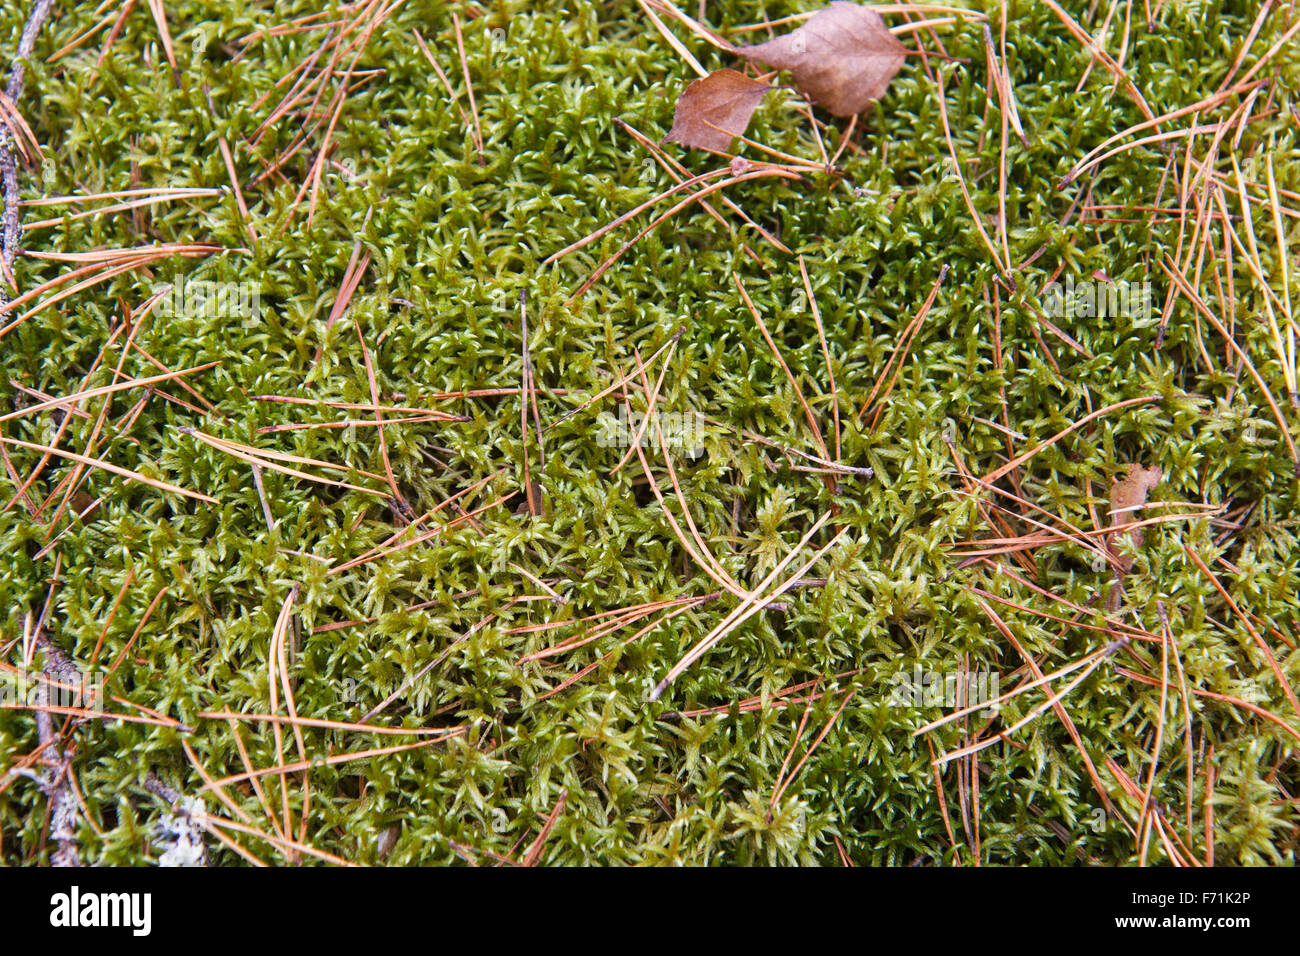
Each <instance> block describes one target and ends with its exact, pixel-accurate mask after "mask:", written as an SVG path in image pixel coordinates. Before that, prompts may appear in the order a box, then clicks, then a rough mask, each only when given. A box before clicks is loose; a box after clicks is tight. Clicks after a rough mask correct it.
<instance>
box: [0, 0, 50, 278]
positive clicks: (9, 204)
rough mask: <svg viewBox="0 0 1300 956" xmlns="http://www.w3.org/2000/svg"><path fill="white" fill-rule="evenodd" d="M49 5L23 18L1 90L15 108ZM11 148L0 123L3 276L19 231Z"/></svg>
mask: <svg viewBox="0 0 1300 956" xmlns="http://www.w3.org/2000/svg"><path fill="white" fill-rule="evenodd" d="M53 5H54V0H36V2H35V3H34V4H32V10H31V13H29V14H28V16H27V24H26V26H24V27H23V32H22V36H21V37H20V38H19V40H18V52H17V54H16V55H15V56H14V65H13V68H12V70H11V72H10V74H9V83H8V85H7V86H6V87H5V96H7V97H8V98H9V102H10V103H13V104H14V105H15V106H17V104H18V101H19V100H20V99H22V95H23V85H24V83H25V82H26V80H27V64H26V61H27V60H28V59H30V58H31V55H32V50H33V48H34V47H35V46H36V37H37V35H38V34H39V33H40V32H41V27H42V26H43V25H44V23H45V18H46V17H48V16H49V14H50V7H52V6H53ZM15 145H16V144H15V142H14V139H13V137H12V135H11V134H10V132H9V129H8V127H7V126H4V125H3V124H0V192H3V194H4V222H3V223H0V228H2V229H3V233H0V263H2V264H3V265H4V271H5V272H6V273H11V272H12V270H13V264H14V259H15V258H16V257H17V255H18V239H19V236H20V231H21V230H20V227H19V223H18V159H17V157H15V156H14V147H15ZM8 301H9V299H8V293H6V292H5V291H4V289H3V288H0V304H3V303H7V302H8Z"/></svg>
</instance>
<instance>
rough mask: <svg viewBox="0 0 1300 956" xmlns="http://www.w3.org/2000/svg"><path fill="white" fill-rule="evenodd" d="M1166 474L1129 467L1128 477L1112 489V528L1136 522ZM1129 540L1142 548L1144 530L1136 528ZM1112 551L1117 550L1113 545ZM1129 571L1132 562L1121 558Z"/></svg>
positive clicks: (1149, 469)
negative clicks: (1148, 498)
mask: <svg viewBox="0 0 1300 956" xmlns="http://www.w3.org/2000/svg"><path fill="white" fill-rule="evenodd" d="M1163 478H1164V472H1162V471H1161V470H1160V469H1159V468H1143V467H1142V466H1141V465H1129V467H1128V475H1127V477H1125V478H1124V479H1123V480H1122V481H1116V482H1115V483H1114V484H1113V485H1111V487H1110V526H1111V527H1112V528H1113V527H1115V526H1116V525H1120V524H1126V523H1128V522H1130V521H1136V520H1137V518H1138V511H1140V510H1141V508H1142V506H1143V505H1145V504H1146V503H1147V495H1148V494H1150V492H1151V490H1152V489H1153V488H1155V487H1156V485H1158V484H1160V481H1161V479H1163ZM1129 540H1130V541H1132V542H1133V546H1134V547H1141V546H1142V529H1141V528H1134V529H1133V530H1132V531H1130V532H1129ZM1112 550H1115V548H1114V546H1113V545H1112ZM1120 562H1121V563H1122V564H1123V565H1124V570H1125V571H1127V570H1128V568H1129V566H1130V565H1131V563H1132V562H1131V561H1129V560H1128V559H1127V558H1123V557H1121V558H1120Z"/></svg>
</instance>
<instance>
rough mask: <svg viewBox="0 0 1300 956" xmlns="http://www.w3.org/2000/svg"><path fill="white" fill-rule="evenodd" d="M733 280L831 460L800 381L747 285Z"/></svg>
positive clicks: (813, 431)
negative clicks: (759, 311)
mask: <svg viewBox="0 0 1300 956" xmlns="http://www.w3.org/2000/svg"><path fill="white" fill-rule="evenodd" d="M731 278H732V280H733V281H734V282H735V283H736V288H737V289H738V290H739V291H740V297H741V299H743V300H744V302H745V306H746V308H748V309H749V314H750V315H752V316H753V317H754V321H755V322H757V323H758V330H759V331H760V332H762V333H763V339H764V341H766V342H767V347H768V348H769V349H771V350H772V354H773V355H775V356H776V361H777V364H778V365H780V366H781V370H782V371H783V372H785V378H786V381H788V382H789V383H790V387H791V388H792V389H794V397H795V398H797V399H798V400H799V406H800V407H801V408H802V409H803V414H804V418H805V419H806V420H807V422H808V429H809V430H810V431H811V432H812V436H813V441H815V442H816V443H817V447H818V448H820V449H821V452H822V457H823V458H830V457H831V453H830V451H829V450H828V449H827V447H826V442H825V440H824V439H823V438H822V430H821V429H820V428H818V427H817V416H815V415H814V414H813V412H812V409H811V408H809V407H808V400H807V399H806V398H804V396H803V389H802V388H800V387H799V381H798V379H796V378H795V377H794V373H793V372H791V371H790V366H789V365H787V364H786V361H785V358H784V357H782V355H781V350H780V349H779V348H777V347H776V343H775V342H774V341H772V334H771V333H770V332H768V331H767V325H766V324H765V323H764V322H763V317H762V316H761V315H759V314H758V309H756V308H755V307H754V302H753V300H752V299H750V297H749V293H748V292H746V291H745V285H744V283H742V282H741V281H740V276H738V275H736V274H735V273H734V272H733V273H732V275H731Z"/></svg>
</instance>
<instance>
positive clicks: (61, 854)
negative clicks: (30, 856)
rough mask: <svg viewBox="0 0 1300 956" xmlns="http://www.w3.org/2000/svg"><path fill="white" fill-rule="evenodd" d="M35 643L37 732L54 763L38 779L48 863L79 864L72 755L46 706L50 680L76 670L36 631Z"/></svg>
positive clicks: (65, 677) (59, 682)
mask: <svg viewBox="0 0 1300 956" xmlns="http://www.w3.org/2000/svg"><path fill="white" fill-rule="evenodd" d="M56 576H57V575H56ZM37 643H39V644H40V646H41V648H42V649H43V650H44V652H45V667H44V677H43V679H42V681H41V683H40V686H39V687H37V690H36V704H37V709H36V734H37V739H38V740H39V741H40V745H41V748H42V750H44V751H46V752H47V754H48V756H47V757H46V763H47V764H50V763H52V764H53V766H47V768H46V770H45V772H44V773H43V774H42V780H41V789H43V790H44V791H45V793H46V795H47V796H48V797H49V801H50V806H49V826H50V836H51V837H53V839H54V843H55V850H54V852H53V853H51V854H50V865H51V866H81V850H80V847H79V845H78V843H77V821H78V813H77V806H76V800H75V798H74V797H73V795H72V792H71V790H70V788H69V781H70V779H71V775H72V758H71V757H70V756H68V755H67V754H66V753H65V751H64V750H63V746H62V744H61V743H60V741H59V735H58V734H57V733H56V732H55V729H54V721H53V719H52V717H51V713H52V712H53V708H50V707H49V702H50V698H49V683H50V682H53V683H55V684H56V685H58V686H63V685H64V684H65V682H67V681H68V679H69V678H70V677H71V678H72V679H73V680H75V677H74V676H73V675H76V674H77V673H79V671H78V669H77V666H76V664H74V663H73V661H72V660H71V658H69V657H68V656H67V655H66V654H64V653H63V651H61V650H60V649H59V648H58V647H56V646H55V645H54V644H53V643H52V642H51V641H50V640H49V639H48V638H47V637H45V636H44V635H43V634H39V633H38V635H37ZM71 686H76V685H75V684H73V685H71Z"/></svg>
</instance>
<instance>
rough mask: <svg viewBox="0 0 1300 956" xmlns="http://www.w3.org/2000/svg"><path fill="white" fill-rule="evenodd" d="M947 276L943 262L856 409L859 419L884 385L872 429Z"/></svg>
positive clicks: (946, 268) (878, 419)
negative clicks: (927, 292) (928, 290)
mask: <svg viewBox="0 0 1300 956" xmlns="http://www.w3.org/2000/svg"><path fill="white" fill-rule="evenodd" d="M947 277H948V264H947V263H946V262H945V263H944V264H943V266H941V267H940V269H939V278H937V279H935V280H934V285H933V286H931V288H930V294H929V295H928V296H926V297H925V302H924V303H923V304H922V305H921V308H920V309H919V310H918V311H917V313H916V315H915V316H913V317H912V321H911V322H909V323H908V324H907V328H905V329H904V330H903V336H902V338H901V339H899V342H898V345H897V346H896V347H895V348H894V351H893V354H891V355H890V356H889V361H887V362H885V367H884V368H883V369H881V371H880V377H879V378H877V379H876V384H875V385H874V386H872V389H871V394H870V395H868V396H867V400H866V401H865V402H863V403H862V408H860V409H858V415H857V417H858V420H859V421H860V420H861V419H862V416H863V415H865V414H866V413H867V409H868V408H870V407H871V406H872V403H874V402H875V400H876V395H877V393H879V392H880V389H881V387H882V386H885V390H884V393H883V394H881V395H880V408H879V410H878V411H877V412H876V417H875V418H874V419H872V422H871V429H872V430H873V431H874V430H875V427H876V423H877V422H879V421H880V415H881V412H883V410H884V407H885V399H886V398H888V397H889V393H890V392H891V391H893V390H894V383H895V382H897V381H898V374H899V372H900V371H901V370H902V368H903V362H904V361H906V359H907V353H908V350H909V349H910V348H911V346H912V340H913V339H914V338H916V333H917V332H918V331H920V328H921V323H922V322H924V321H925V317H926V316H927V315H929V314H930V307H931V306H933V305H934V300H935V299H936V298H937V297H938V295H939V287H940V286H942V285H943V281H944V279H946V278H947ZM895 360H897V364H895ZM891 366H892V367H893V374H892V375H890V377H889V384H888V385H887V386H886V385H885V375H886V374H887V373H889V370H890V367H891Z"/></svg>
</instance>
